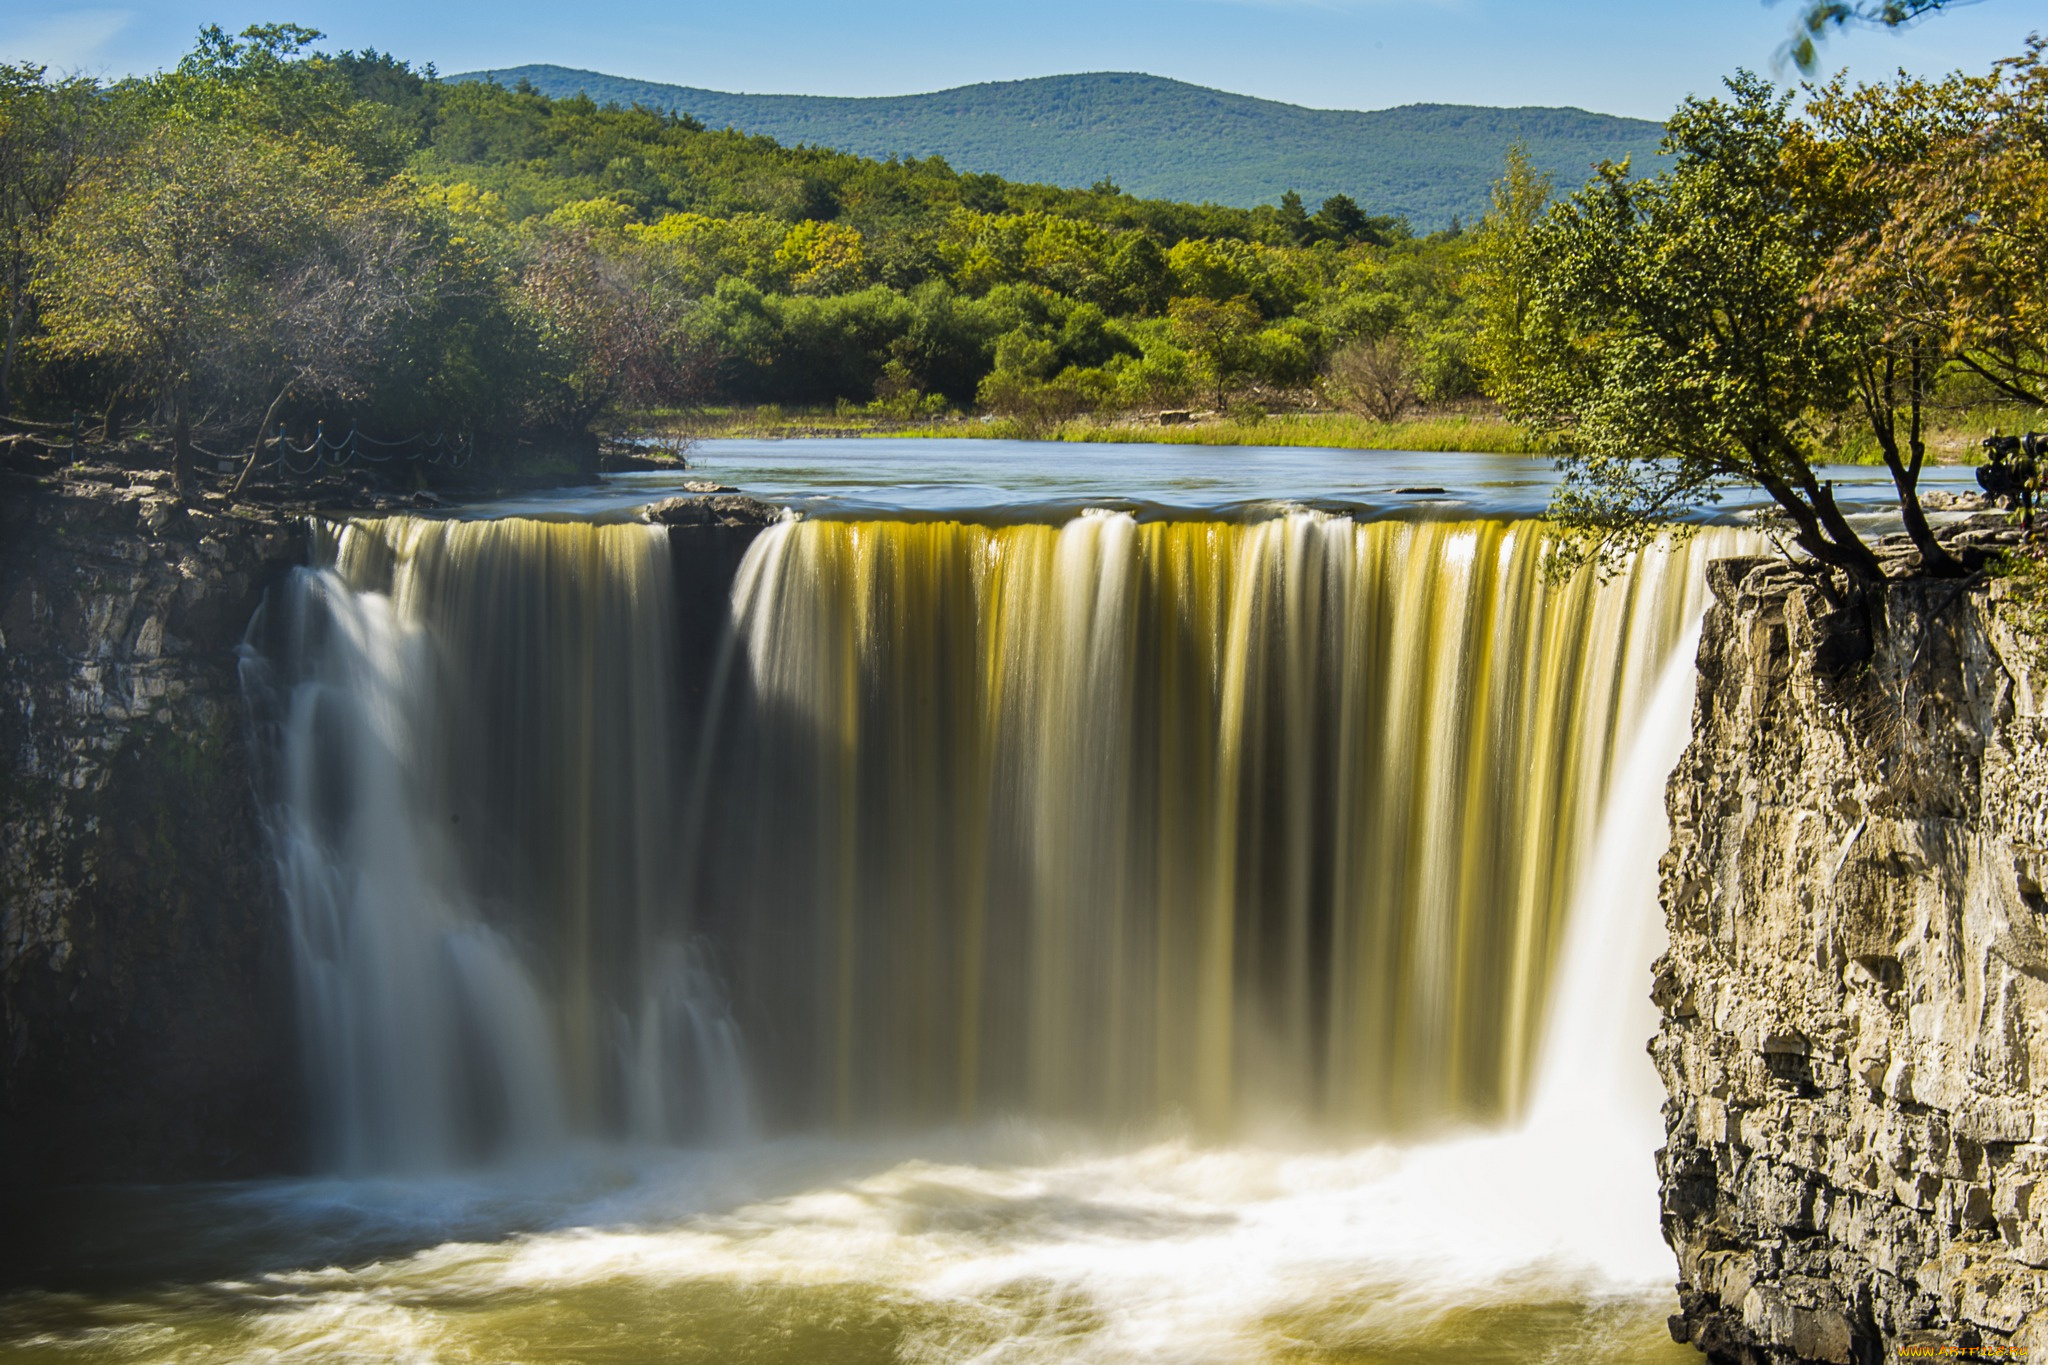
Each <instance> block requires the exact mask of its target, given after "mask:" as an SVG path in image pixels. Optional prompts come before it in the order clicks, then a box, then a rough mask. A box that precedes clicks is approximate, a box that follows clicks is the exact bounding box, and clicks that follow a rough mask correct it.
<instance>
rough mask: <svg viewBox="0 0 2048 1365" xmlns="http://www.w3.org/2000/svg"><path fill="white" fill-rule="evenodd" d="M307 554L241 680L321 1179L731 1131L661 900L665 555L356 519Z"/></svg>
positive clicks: (536, 531)
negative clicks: (285, 927)
mask: <svg viewBox="0 0 2048 1365" xmlns="http://www.w3.org/2000/svg"><path fill="white" fill-rule="evenodd" d="M319 557H320V558H321V559H322V560H323V562H322V563H321V564H319V565H318V566H316V567H313V568H309V569H306V570H302V571H300V572H299V573H298V574H296V575H295V576H294V578H293V579H292V581H291V582H290V583H289V584H288V585H287V586H286V588H285V590H284V592H283V594H282V600H281V601H279V602H277V603H275V604H273V606H272V607H270V608H267V609H266V619H263V620H259V622H258V623H257V626H256V629H255V630H254V632H252V634H253V636H254V637H255V638H256V639H257V640H259V641H261V642H262V646H263V647H262V648H261V649H260V650H258V651H255V652H254V657H252V658H251V659H250V661H249V663H248V665H246V666H245V679H246V687H247V690H248V691H249V694H250V696H251V699H252V704H253V706H254V709H255V711H256V714H257V717H258V721H259V724H260V725H261V726H262V727H263V728H264V729H265V730H266V731H267V732H268V733H269V735H270V736H271V742H270V748H271V749H272V750H273V752H274V753H275V754H276V759H277V761H276V765H275V766H276V770H277V771H276V773H275V775H274V779H273V786H274V787H275V788H276V798H277V799H276V802H275V807H274V811H273V815H272V819H271V831H272V840H273V844H274V846H275V847H276V849H277V856H278V861H279V867H280V873H281V879H282V883H283V887H284V893H285V901H286V904H287V907H288V910H289V914H290V917H291V931H292V940H293V947H294V953H295V961H296V964H297V969H298V976H299V1000H300V1011H301V1027H302V1030H303V1036H304V1039H305V1042H306V1050H307V1064H308V1074H309V1080H310V1092H311V1095H312V1099H313V1104H314V1108H315V1117H316V1121H317V1124H318V1136H319V1138H320V1140H321V1141H322V1143H323V1144H324V1145H325V1147H326V1152H325V1155H326V1156H327V1158H328V1160H329V1161H330V1162H331V1163H332V1164H334V1165H336V1166H338V1167H340V1168H342V1169H344V1170H370V1169H392V1168H400V1169H403V1168H418V1167H438V1166H447V1165H451V1164H456V1163H459V1162H462V1161H465V1160H469V1159H474V1158H477V1157H484V1156H491V1155H495V1154H499V1153H502V1152H516V1151H518V1150H521V1149H525V1150H545V1149H547V1148H549V1147H551V1146H553V1145H556V1144H558V1143H559V1142H560V1141H562V1140H563V1139H564V1138H565V1137H567V1136H570V1135H574V1134H597V1133H603V1134H613V1135H617V1136H623V1137H630V1138H633V1139H637V1140H642V1141H651V1142H668V1141H678V1140H688V1139H692V1138H701V1137H707V1136H729V1135H732V1134H735V1133H738V1132H742V1131H744V1130H745V1129H746V1128H747V1127H748V1125H749V1124H750V1122H751V1120H750V1117H749V1115H750V1113H751V1102H750V1100H749V1098H748V1093H747V1086H746V1078H745V1074H744V1070H743V1067H742V1066H741V1063H740V1059H739V1052H738V1048H737V1044H736V1032H737V1030H736V1027H735V1025H734V1023H733V1021H732V1018H731V1016H730V1013H729V1011H728V1010H727V1008H726V1005H725V1002H724V1000H723V998H722V996H721V995H720V994H719V992H718V988H717V984H716V983H717V974H716V972H715V971H714V970H712V969H711V968H710V967H709V966H708V965H707V963H706V962H705V960H704V948H703V944H702V940H701V937H700V936H699V935H698V934H697V933H696V932H695V931H694V929H693V926H692V922H691V917H690V914H689V907H688V905H687V903H686V902H685V901H683V900H680V899H679V898H677V897H676V896H675V895H673V894H672V889H673V886H674V881H675V873H674V869H673V868H672V867H671V866H670V865H669V851H670V849H671V848H672V847H673V844H674V839H675V821H676V809H677V804H678V790H679V787H680V781H679V774H680V772H681V770H682V767H683V751H682V749H681V747H680V746H679V743H678V739H677V736H676V734H675V733H674V730H673V720H674V716H673V704H674V696H673V686H674V680H675V672H676V670H675V667H674V656H675V652H676V647H677V643H676V638H675V624H674V621H675V618H674V612H673V609H672V601H671V587H672V584H671V576H670V572H669V569H670V566H669V555H668V546H667V543H666V541H665V540H664V539H663V538H662V535H661V534H660V532H659V531H658V530H655V529H652V528H647V527H639V526H597V525H589V524H577V523H560V524H554V523H543V522H535V521H518V520H507V521H491V522H433V521H425V520H415V519H406V518H397V519H390V520H381V521H371V520H365V521H357V522H352V523H350V524H348V525H347V526H345V527H341V528H338V529H337V530H335V531H334V533H333V534H331V535H330V536H328V537H326V539H325V543H324V544H323V546H322V552H321V554H320V556H319ZM271 616H274V617H275V619H268V618H269V617H271Z"/></svg>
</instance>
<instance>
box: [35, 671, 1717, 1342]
mask: <svg viewBox="0 0 2048 1365" xmlns="http://www.w3.org/2000/svg"><path fill="white" fill-rule="evenodd" d="M1695 638H1696V633H1692V632H1689V633H1688V634H1687V636H1686V638H1685V641H1684V643H1683V644H1682V645H1681V647H1680V648H1679V649H1678V650H1677V651H1676V652H1675V653H1674V654H1673V655H1672V657H1671V659H1670V661H1669V663H1668V664H1667V665H1666V667H1665V668H1664V670H1663V673H1662V677H1661V679H1660V680H1659V682H1658V684H1657V686H1656V689H1655V692H1654V695H1653V696H1652V698H1651V699H1650V702H1649V704H1648V705H1647V707H1646V708H1645V711H1644V714H1643V718H1642V721H1641V724H1640V727H1639V728H1638V732H1637V733H1636V734H1635V736H1634V737H1633V738H1632V740H1630V742H1629V743H1628V745H1627V747H1626V751H1625V757H1624V760H1623V762H1622V763H1621V765H1620V767H1619V768H1618V770H1617V773H1616V776H1615V779H1614V781H1613V785H1612V788H1611V790H1610V793H1609V798H1608V800H1607V802H1606V809H1605V813H1604V815H1603V818H1602V821H1601V825H1600V829H1599V833H1598V837H1597V839H1596V842H1595V845H1594V851H1593V854H1592V859H1591V864H1590V866H1589V869H1588V871H1587V874H1586V875H1585V876H1584V878H1583V879H1582V881H1581V884H1580V887H1579V889H1578V892H1577V895H1576V897H1575V903H1574V907H1573V910H1572V916H1571V927H1570V931H1569V934H1568V937H1567V941H1566V943H1565V946H1564V951H1563V954H1562V957H1561V960H1560V963H1559V966H1558V971H1557V975H1556V977H1555V990H1554V994H1553V996H1552V1000H1553V1004H1552V1008H1551V1009H1550V1010H1549V1012H1548V1016H1547V1020H1546V1025H1545V1033H1544V1041H1543V1046H1542V1049H1541V1053H1540V1063H1539V1066H1538V1071H1537V1083H1536V1091H1535V1095H1534V1101H1533V1103H1532V1105H1531V1108H1530V1111H1529V1116H1528V1118H1527V1119H1526V1120H1525V1121H1524V1122H1523V1123H1521V1124H1520V1125H1519V1126H1518V1127H1516V1128H1514V1129H1512V1130H1509V1131H1503V1132H1492V1133H1470V1134H1465V1135H1454V1136H1450V1137H1446V1138H1442V1139H1439V1140H1436V1141H1432V1142H1427V1143H1421V1144H1415V1145H1406V1146H1403V1145H1398V1144H1391V1143H1389V1144H1375V1145H1368V1146H1363V1147H1356V1148H1352V1149H1349V1150H1325V1149H1317V1148H1314V1147H1306V1146H1296V1145H1293V1144H1291V1143H1290V1142H1289V1140H1288V1138H1287V1136H1286V1135H1285V1134H1284V1133H1282V1134H1268V1135H1265V1136H1264V1137H1263V1138H1262V1139H1261V1140H1259V1141H1256V1142H1243V1143H1239V1144H1235V1145H1229V1146H1211V1145H1204V1144H1202V1143H1201V1142H1199V1141H1196V1140H1193V1139H1191V1138H1188V1137H1184V1136H1172V1135H1170V1134H1169V1135H1164V1136H1162V1135H1159V1134H1155V1135H1154V1136H1153V1138H1152V1139H1151V1140H1144V1139H1142V1138H1137V1139H1130V1140H1126V1141H1124V1142H1122V1143H1118V1142H1114V1141H1104V1140H1102V1139H1100V1138H1091V1137H1088V1136H1086V1135H1084V1134H1082V1133H1081V1132H1080V1131H1079V1130H1063V1129H1052V1128H1047V1127H1045V1126H1042V1125H1040V1126H1034V1125H1027V1124H1011V1125H1004V1124H993V1125H981V1126H979V1127H976V1128H974V1129H971V1130H949V1131H940V1132H928V1133H924V1134H921V1135H918V1136H915V1137H906V1138H902V1139H895V1140H881V1139H874V1140H865V1141H855V1140H842V1139H833V1138H824V1137H803V1138H787V1139H781V1140H775V1141H765V1142H754V1143H736V1144H734V1145H732V1146H730V1147H726V1148H721V1149H709V1150H702V1151H695V1152H682V1151H674V1150H661V1149H655V1148H646V1149H622V1148H602V1147H585V1148H580V1149H577V1150H574V1151H570V1152H566V1153H563V1154H561V1155H560V1156H558V1157H557V1158H555V1159H552V1160H550V1161H548V1162H545V1163H541V1164H531V1165H525V1166H519V1167H508V1168H504V1169H501V1170H498V1171H495V1172H489V1173H480V1174H475V1175H470V1176H465V1177H445V1178H436V1179H412V1180H348V1181H342V1180H333V1181H311V1182H291V1183H284V1184H275V1185H268V1186H258V1187H244V1188H242V1189H239V1190H235V1191H228V1192H223V1193H220V1194H218V1195H215V1196H210V1197H207V1196H202V1197H200V1198H199V1204H198V1207H201V1208H206V1209H209V1210H210V1213H211V1216H213V1217H214V1218H216V1219H218V1220H219V1221H220V1222H221V1223H222V1224H223V1225H224V1226H227V1227H228V1228H230V1229H231V1230H232V1231H231V1232H230V1234H229V1235H230V1236H231V1237H240V1238H241V1239H243V1240H244V1241H246V1242H247V1243H249V1244H250V1245H251V1246H252V1247H255V1246H258V1245H261V1244H264V1243H266V1242H271V1241H277V1240H282V1241H283V1242H285V1243H287V1244H288V1243H289V1242H290V1241H291V1240H292V1239H293V1238H294V1237H298V1238H303V1237H304V1236H305V1235H306V1230H307V1229H313V1228H322V1229H327V1230H329V1231H330V1232H331V1233H332V1235H333V1236H334V1237H335V1239H336V1241H335V1246H334V1249H335V1250H336V1251H337V1252H340V1253H341V1254H342V1256H343V1257H346V1254H347V1253H346V1248H347V1247H348V1246H350V1245H363V1244H366V1243H367V1242H374V1241H376V1240H378V1239H382V1240H384V1241H386V1242H389V1243H393V1244H396V1245H400V1246H403V1245H405V1244H408V1243H409V1244H411V1245H413V1246H417V1247H419V1248H421V1249H419V1250H417V1251H412V1252H410V1253H401V1254H395V1255H386V1256H384V1257H382V1258H381V1259H374V1260H371V1261H369V1262H368V1263H367V1264H360V1265H356V1266H354V1267H353V1268H349V1269H341V1268H332V1269H320V1270H295V1271H287V1272H281V1273H273V1274H268V1275H263V1274H256V1275H251V1276H248V1277H246V1278H238V1279H228V1280H216V1281H214V1282H212V1283H209V1284H206V1285H203V1286H200V1287H195V1288H187V1289H179V1290H173V1291H164V1292H162V1293H160V1294H157V1295H153V1296H141V1297H136V1298H130V1299H114V1300H101V1301H98V1302H95V1303H94V1304H93V1305H92V1307H91V1310H90V1311H89V1312H82V1311H81V1309H80V1306H79V1304H78V1303H77V1302H76V1301H59V1300H57V1299H55V1298H53V1297H49V1296H37V1297H33V1298H28V1299H17V1300H15V1301H13V1302H12V1303H11V1304H9V1305H8V1306H7V1311H6V1313H5V1315H4V1317H0V1327H5V1328H6V1329H7V1330H6V1336H7V1337H8V1338H11V1339H12V1341H13V1343H14V1346H15V1348H16V1350H15V1355H16V1356H18V1357H19V1358H23V1359H39V1358H48V1359H80V1358H86V1359H107V1360H115V1359H118V1360H134V1361H197V1360H213V1359H267V1360H279V1361H285V1360H320V1361H329V1360H400V1361H422V1362H424V1361H454V1360H463V1361H472V1360H475V1361H484V1360H488V1361H508V1362H509V1361H524V1362H533V1361H554V1360H563V1361H568V1360H585V1361H587V1360H616V1361H627V1360H654V1359H664V1360H666V1359H678V1360H706V1361H710V1360H721V1361H722V1360H792V1361H794V1360H912V1361H941V1360H943V1361H987V1362H998V1361H1000V1362H1027V1361H1055V1360H1057V1361H1097V1362H1126V1361H1132V1362H1135V1361H1186V1362H1211V1361H1214V1362H1228V1361H1247V1360H1375V1361H1377V1360H1386V1361H1395V1360H1401V1361H1436V1360H1442V1361H1446V1362H1448V1361H1452V1360H1457V1361H1470V1360H1491V1359H1499V1360H1503V1361H1506V1360H1517V1361H1522V1360H1546V1359H1548V1360H1557V1361H1566V1360H1572V1361H1579V1360H1609V1361H1617V1362H1619V1361H1650V1360H1664V1359H1669V1360H1683V1359H1686V1358H1688V1356H1689V1353H1688V1352H1686V1351H1685V1350H1683V1348H1678V1347H1674V1346H1672V1345H1671V1344H1670V1343H1669V1342H1668V1340H1664V1339H1661V1338H1662V1329H1661V1321H1662V1315H1663V1314H1664V1313H1665V1312H1667V1311H1669V1308H1670V1304H1669V1295H1668V1285H1669V1283H1670V1280H1671V1275H1672V1268H1671V1264H1670V1260H1669V1253H1668V1251H1666V1250H1665V1248H1664V1247H1663V1245H1662V1243H1661V1241H1660V1240H1659V1239H1658V1236H1657V1233H1656V1227H1657V1221H1656V1198H1655V1177H1654V1171H1653V1168H1652V1159H1651V1155H1650V1154H1651V1152H1652V1150H1653V1149H1654V1148H1655V1146H1656V1144H1657V1142H1658V1140H1659V1131H1658V1123H1657V1110H1656V1103H1657V1091H1656V1085H1655V1080H1654V1077H1653V1075H1652V1074H1651V1072H1650V1068H1649V1064H1648V1061H1647V1059H1646V1058H1645V1057H1644V1056H1643V1050H1642V1049H1643V1040H1644V1039H1645V1038H1646V1037H1647V1035H1648V1033H1649V1032H1650V1031H1651V1028H1652V1027H1653V1022H1654V1021H1653V1019H1652V1017H1651V1014H1650V1007H1649V1006H1648V1004H1647V1002H1646V1001H1645V1000H1643V999H1641V998H1640V997H1641V996H1642V995H1643V987H1642V981H1643V976H1644V971H1643V968H1644V966H1645V965H1646V964H1647V962H1648V961H1649V959H1650V957H1651V956H1653V955H1654V952H1655V951H1656V947H1657V938H1658V937H1659V933H1660V931H1659V925H1658V919H1657V916H1656V914H1655V913H1654V909H1655V879H1656V862H1657V858H1658V855H1659V853H1660V852H1661V850H1662V848H1663V847H1664V843H1665V832H1664V828H1663V816H1662V811H1663V801H1662V789H1663V783H1664V780H1665V776H1666V774H1667V773H1668V772H1669V770H1670V768H1671V766H1672V765H1673V763H1674V762H1675V760H1676V758H1677V755H1678V753H1679V751H1680V749H1681V748H1682V746H1683V744H1684V741H1685V736H1686V732H1687V723H1688V720H1689V714H1690V702H1691V691H1692V671H1691V659H1692V645H1693V641H1694V639H1695ZM1617 978H1619V979H1623V980H1627V981H1629V982H1631V983H1632V985H1633V988H1632V989H1631V990H1629V991H1626V992H1623V991H1619V990H1617V989H1616V988H1615V981H1616V980H1617ZM208 1198H211V1200H212V1202H211V1203H210V1204H208V1203H207V1202H206V1200H207V1199H208ZM251 1254H252V1255H254V1254H257V1253H255V1252H253V1251H252V1253H251ZM81 1317H83V1318H85V1319H86V1321H85V1322H84V1323H81V1322H80V1321H79V1319H80V1318H81ZM59 1320H63V1321H59Z"/></svg>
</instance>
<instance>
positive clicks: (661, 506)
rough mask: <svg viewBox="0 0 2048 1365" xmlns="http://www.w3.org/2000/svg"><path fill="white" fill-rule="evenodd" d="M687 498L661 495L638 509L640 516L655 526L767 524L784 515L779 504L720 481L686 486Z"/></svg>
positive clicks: (752, 525)
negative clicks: (661, 497) (740, 491)
mask: <svg viewBox="0 0 2048 1365" xmlns="http://www.w3.org/2000/svg"><path fill="white" fill-rule="evenodd" d="M689 486H690V488H691V489H692V490H693V495H692V496H690V497H677V498H663V499H662V500H661V501H660V502H655V503H649V504H648V505H647V506H645V507H643V508H641V509H640V519H641V520H642V521H646V522H651V523H653V524H654V525H657V526H724V527H753V528H757V529H758V528H759V527H763V526H768V525H771V524H773V523H774V522H777V521H780V520H781V519H782V517H783V516H784V511H783V509H782V508H781V507H779V506H777V505H776V504H775V503H772V502H763V501H762V500H761V499H759V498H751V497H748V496H747V495H746V494H744V493H735V492H733V491H731V490H730V489H727V488H725V487H724V486H723V485H720V484H713V483H701V484H691V485H689Z"/></svg>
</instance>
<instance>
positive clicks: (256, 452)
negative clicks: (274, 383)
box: [228, 379, 298, 500]
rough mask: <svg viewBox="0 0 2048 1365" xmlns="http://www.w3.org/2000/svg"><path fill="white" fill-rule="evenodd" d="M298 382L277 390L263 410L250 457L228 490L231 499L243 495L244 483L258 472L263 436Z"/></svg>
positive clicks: (266, 433) (250, 450)
mask: <svg viewBox="0 0 2048 1365" xmlns="http://www.w3.org/2000/svg"><path fill="white" fill-rule="evenodd" d="M297 384H298V381H297V380H296V379H295V380H293V381H292V382H291V383H288V384H286V385H285V386H284V387H283V388H281V389H279V390H278V391H277V397H275V398H273V399H271V400H270V406H269V407H268V408H265V409H264V410H263V420H262V421H261V422H260V423H258V424H257V427H256V444H255V445H253V446H250V447H249V458H248V459H246V460H244V461H243V462H242V472H241V473H240V474H239V475H237V476H236V477H235V486H234V487H233V488H230V489H229V490H228V497H229V499H230V500H232V499H235V498H239V497H241V496H242V485H243V484H245V483H247V482H249V476H250V475H251V474H253V473H255V472H256V462H257V461H258V460H260V459H262V458H263V438H264V437H266V436H268V435H269V434H270V424H271V423H272V422H274V421H276V420H277V410H278V409H279V408H281V407H283V406H284V400H285V399H286V398H287V397H289V396H290V394H291V391H292V389H293V388H295V387H296V386H297Z"/></svg>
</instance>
